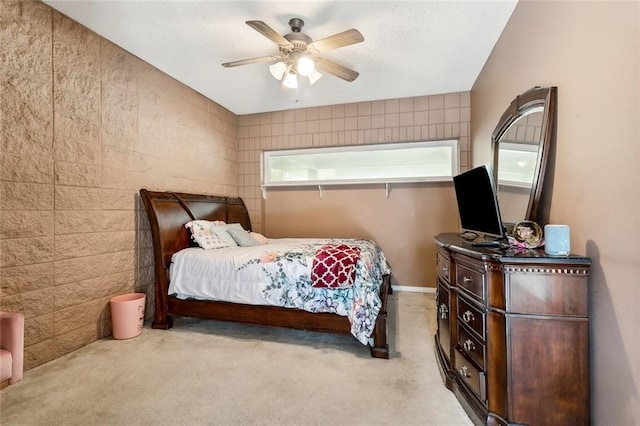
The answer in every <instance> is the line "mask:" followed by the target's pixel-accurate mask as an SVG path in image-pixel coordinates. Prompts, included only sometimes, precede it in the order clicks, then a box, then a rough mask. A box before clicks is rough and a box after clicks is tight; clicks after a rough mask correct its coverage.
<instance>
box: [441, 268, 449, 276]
mask: <svg viewBox="0 0 640 426" xmlns="http://www.w3.org/2000/svg"><path fill="white" fill-rule="evenodd" d="M442 272H444V273H445V274H448V273H449V268H447V267H446V266H443V267H442Z"/></svg>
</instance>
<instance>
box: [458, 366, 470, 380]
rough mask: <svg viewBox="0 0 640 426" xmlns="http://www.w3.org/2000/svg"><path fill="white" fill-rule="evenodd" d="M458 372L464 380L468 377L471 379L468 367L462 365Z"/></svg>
mask: <svg viewBox="0 0 640 426" xmlns="http://www.w3.org/2000/svg"><path fill="white" fill-rule="evenodd" d="M458 372H459V373H460V375H461V376H462V377H463V378H465V379H468V378H469V377H471V374H469V367H467V366H466V365H463V366H462V367H460V370H458Z"/></svg>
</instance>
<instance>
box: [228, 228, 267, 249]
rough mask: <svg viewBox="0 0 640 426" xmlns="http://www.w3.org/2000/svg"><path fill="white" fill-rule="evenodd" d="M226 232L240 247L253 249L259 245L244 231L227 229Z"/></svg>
mask: <svg viewBox="0 0 640 426" xmlns="http://www.w3.org/2000/svg"><path fill="white" fill-rule="evenodd" d="M227 232H228V233H229V234H230V235H231V237H232V238H233V239H234V241H235V242H236V243H237V244H238V245H239V246H240V247H253V246H259V245H260V243H259V242H258V241H256V240H255V239H254V238H253V237H252V236H251V235H250V234H249V233H248V232H247V231H245V230H244V229H237V228H229V229H227Z"/></svg>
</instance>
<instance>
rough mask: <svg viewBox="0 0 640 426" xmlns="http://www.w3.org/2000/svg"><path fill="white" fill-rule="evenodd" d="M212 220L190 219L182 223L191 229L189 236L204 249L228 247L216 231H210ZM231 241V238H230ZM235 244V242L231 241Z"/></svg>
mask: <svg viewBox="0 0 640 426" xmlns="http://www.w3.org/2000/svg"><path fill="white" fill-rule="evenodd" d="M212 223H213V222H211V221H208V220H192V221H191V222H188V223H186V224H185V225H184V227H185V228H187V229H189V230H190V231H191V238H193V239H194V241H195V242H197V243H198V245H199V246H200V247H202V248H203V249H205V250H212V249H219V248H225V247H229V243H228V241H225V240H224V239H222V238H220V236H219V235H218V234H217V233H214V232H212V230H211V228H212V226H215V225H212ZM223 223H224V222H223ZM231 240H232V241H233V238H231ZM233 245H234V246H235V245H236V244H235V242H233Z"/></svg>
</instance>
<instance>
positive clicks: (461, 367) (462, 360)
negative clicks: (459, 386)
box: [454, 347, 487, 402]
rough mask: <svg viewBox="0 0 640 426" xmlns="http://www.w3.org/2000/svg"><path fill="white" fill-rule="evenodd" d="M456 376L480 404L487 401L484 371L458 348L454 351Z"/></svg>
mask: <svg viewBox="0 0 640 426" xmlns="http://www.w3.org/2000/svg"><path fill="white" fill-rule="evenodd" d="M454 356H455V366H456V374H457V375H458V377H460V378H461V379H462V381H463V382H464V383H465V384H466V385H467V386H468V387H469V389H471V390H472V391H473V393H474V394H475V395H476V396H477V397H478V399H479V400H480V401H482V402H485V401H486V400H487V396H486V384H485V375H484V371H482V370H480V369H479V368H478V367H476V366H475V365H474V364H473V362H471V361H469V360H468V359H467V358H466V357H465V356H464V354H463V353H462V352H461V350H460V348H458V347H456V349H455V355H454Z"/></svg>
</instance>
